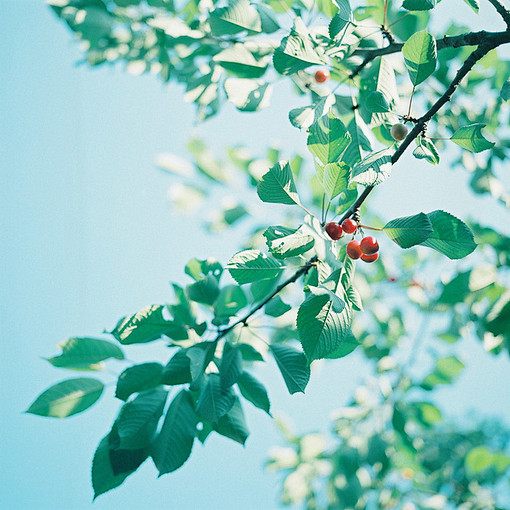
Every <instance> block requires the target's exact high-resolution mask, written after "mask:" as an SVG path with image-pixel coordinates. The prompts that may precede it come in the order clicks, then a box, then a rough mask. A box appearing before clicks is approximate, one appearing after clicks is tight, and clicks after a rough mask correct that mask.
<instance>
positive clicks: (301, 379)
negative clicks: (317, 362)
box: [269, 344, 310, 395]
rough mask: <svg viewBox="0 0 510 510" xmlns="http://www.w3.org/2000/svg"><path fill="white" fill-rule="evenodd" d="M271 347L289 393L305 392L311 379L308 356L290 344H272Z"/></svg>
mask: <svg viewBox="0 0 510 510" xmlns="http://www.w3.org/2000/svg"><path fill="white" fill-rule="evenodd" d="M269 348H270V349H271V352H272V354H273V357H274V359H275V361H276V364H277V365H278V368H279V370H280V373H281V374H282V376H283V380H284V381H285V385H286V386H287V389H288V390H289V393H290V394H291V395H292V394H294V393H297V392H301V393H304V392H305V388H306V385H307V384H308V381H309V380H310V367H309V366H308V362H307V360H306V356H305V355H304V354H303V353H302V352H301V351H298V350H297V349H294V348H293V347H290V346H289V345H283V344H270V345H269Z"/></svg>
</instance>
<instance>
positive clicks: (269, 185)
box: [257, 161, 300, 205]
mask: <svg viewBox="0 0 510 510" xmlns="http://www.w3.org/2000/svg"><path fill="white" fill-rule="evenodd" d="M257 194H258V196H259V198H260V200H262V202H269V203H272V204H285V205H299V204H300V201H299V197H298V194H297V189H296V184H295V183H294V177H293V176H292V170H291V168H290V165H289V162H288V161H279V162H278V163H276V165H274V166H273V167H272V168H270V169H269V171H268V172H267V173H265V174H264V175H263V176H262V179H261V181H260V182H259V183H258V185H257Z"/></svg>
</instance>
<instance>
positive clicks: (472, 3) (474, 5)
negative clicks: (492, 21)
mask: <svg viewBox="0 0 510 510" xmlns="http://www.w3.org/2000/svg"><path fill="white" fill-rule="evenodd" d="M464 2H466V3H467V4H468V5H469V7H471V9H473V11H475V12H476V14H478V11H479V10H480V3H479V1H478V0H464Z"/></svg>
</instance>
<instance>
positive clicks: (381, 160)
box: [352, 147, 392, 186]
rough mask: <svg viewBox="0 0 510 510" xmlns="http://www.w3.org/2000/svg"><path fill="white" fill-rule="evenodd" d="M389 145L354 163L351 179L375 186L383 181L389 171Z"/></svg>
mask: <svg viewBox="0 0 510 510" xmlns="http://www.w3.org/2000/svg"><path fill="white" fill-rule="evenodd" d="M391 151H392V149H391V147H389V148H386V149H382V150H380V151H377V152H373V153H372V154H369V155H368V156H367V157H366V158H364V159H363V160H362V161H360V162H359V163H357V164H356V165H354V168H353V169H352V180H353V181H354V182H359V183H360V184H363V186H376V185H377V184H381V182H383V181H385V180H386V179H387V178H388V177H389V175H390V173H391V165H392V163H391Z"/></svg>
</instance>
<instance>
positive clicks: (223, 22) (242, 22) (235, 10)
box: [209, 0, 262, 35]
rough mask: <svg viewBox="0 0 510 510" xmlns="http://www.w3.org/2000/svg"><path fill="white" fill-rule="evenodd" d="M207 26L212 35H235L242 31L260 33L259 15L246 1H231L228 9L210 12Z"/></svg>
mask: <svg viewBox="0 0 510 510" xmlns="http://www.w3.org/2000/svg"><path fill="white" fill-rule="evenodd" d="M209 24H210V26H211V31H212V33H213V34H214V35H228V34H237V33H239V32H243V31H244V30H249V31H250V32H261V31H262V23H261V20H260V15H259V13H258V12H257V9H255V7H253V6H252V5H250V2H248V0H233V1H232V2H231V3H230V4H229V6H228V7H220V8H218V9H215V10H214V11H212V12H211V15H210V17H209Z"/></svg>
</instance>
